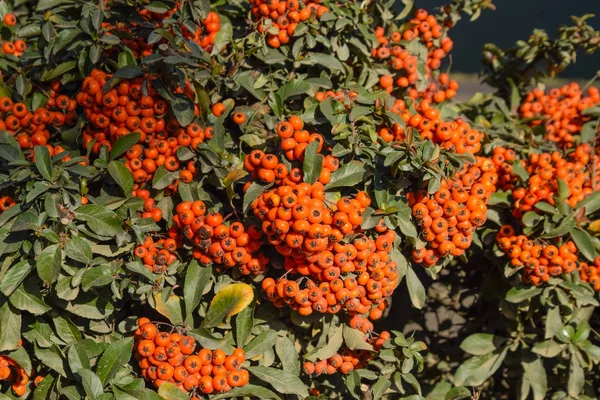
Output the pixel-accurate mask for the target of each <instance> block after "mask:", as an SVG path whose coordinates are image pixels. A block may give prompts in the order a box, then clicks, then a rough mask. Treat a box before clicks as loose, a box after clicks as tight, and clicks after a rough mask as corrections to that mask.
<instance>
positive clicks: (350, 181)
mask: <svg viewBox="0 0 600 400" xmlns="http://www.w3.org/2000/svg"><path fill="white" fill-rule="evenodd" d="M365 172H366V171H365V165H364V164H363V163H362V162H360V161H355V160H353V161H350V162H349V163H348V164H346V165H344V166H343V167H342V168H340V169H338V170H337V171H335V172H334V173H333V174H331V181H330V182H329V183H328V184H327V185H326V186H325V189H326V190H331V189H333V188H338V187H352V186H354V185H356V184H358V183H360V182H362V181H363V179H364V176H365Z"/></svg>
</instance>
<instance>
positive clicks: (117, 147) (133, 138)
mask: <svg viewBox="0 0 600 400" xmlns="http://www.w3.org/2000/svg"><path fill="white" fill-rule="evenodd" d="M121 69H123V68H121ZM117 73H118V71H117ZM115 75H116V74H115ZM140 136H141V133H140V132H132V133H130V134H127V135H123V136H121V137H120V138H118V139H117V140H116V141H115V142H114V143H113V145H112V148H111V149H110V153H109V154H108V157H109V159H110V160H111V161H112V160H115V159H116V158H117V157H119V156H120V155H121V154H124V153H125V152H126V151H127V150H129V149H130V148H132V147H133V145H134V144H136V143H138V142H139V141H140Z"/></svg>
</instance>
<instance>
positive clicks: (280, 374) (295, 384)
mask: <svg viewBox="0 0 600 400" xmlns="http://www.w3.org/2000/svg"><path fill="white" fill-rule="evenodd" d="M248 372H250V375H251V376H252V377H256V378H258V379H260V380H262V381H264V382H266V383H268V384H269V385H271V386H272V387H273V389H275V390H276V391H277V392H279V393H285V394H296V395H298V396H301V397H303V398H304V397H308V390H307V389H306V386H305V385H304V383H303V382H302V381H301V380H300V378H299V377H298V376H297V375H294V374H291V373H289V372H287V371H283V370H280V369H275V368H269V367H248Z"/></svg>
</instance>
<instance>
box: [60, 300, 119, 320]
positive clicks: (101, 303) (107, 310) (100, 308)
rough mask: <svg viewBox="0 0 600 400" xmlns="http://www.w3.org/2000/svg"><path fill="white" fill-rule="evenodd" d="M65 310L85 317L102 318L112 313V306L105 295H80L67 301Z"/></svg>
mask: <svg viewBox="0 0 600 400" xmlns="http://www.w3.org/2000/svg"><path fill="white" fill-rule="evenodd" d="M65 310H67V311H68V312H70V313H73V314H75V315H77V316H80V317H83V318H86V319H93V320H103V319H105V318H106V317H107V316H109V315H111V314H112V313H113V311H114V306H113V305H112V303H110V302H109V301H108V299H107V298H105V297H100V296H92V295H85V296H84V295H80V296H78V297H77V298H76V299H75V300H73V301H71V302H69V303H67V305H66V306H65Z"/></svg>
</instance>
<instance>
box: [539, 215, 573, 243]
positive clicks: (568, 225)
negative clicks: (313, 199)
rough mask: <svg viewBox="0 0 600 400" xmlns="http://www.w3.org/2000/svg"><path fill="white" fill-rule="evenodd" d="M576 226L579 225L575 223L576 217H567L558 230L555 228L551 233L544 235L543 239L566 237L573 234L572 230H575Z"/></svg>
mask: <svg viewBox="0 0 600 400" xmlns="http://www.w3.org/2000/svg"><path fill="white" fill-rule="evenodd" d="M576 225H577V223H576V221H575V217H573V216H569V217H566V218H565V219H563V220H562V222H561V223H560V224H559V225H558V226H557V227H556V228H554V229H552V230H551V231H550V232H548V233H546V234H544V235H542V238H544V239H548V238H555V237H559V236H563V235H566V234H567V233H569V232H571V230H572V229H573V228H575V226H576Z"/></svg>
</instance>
